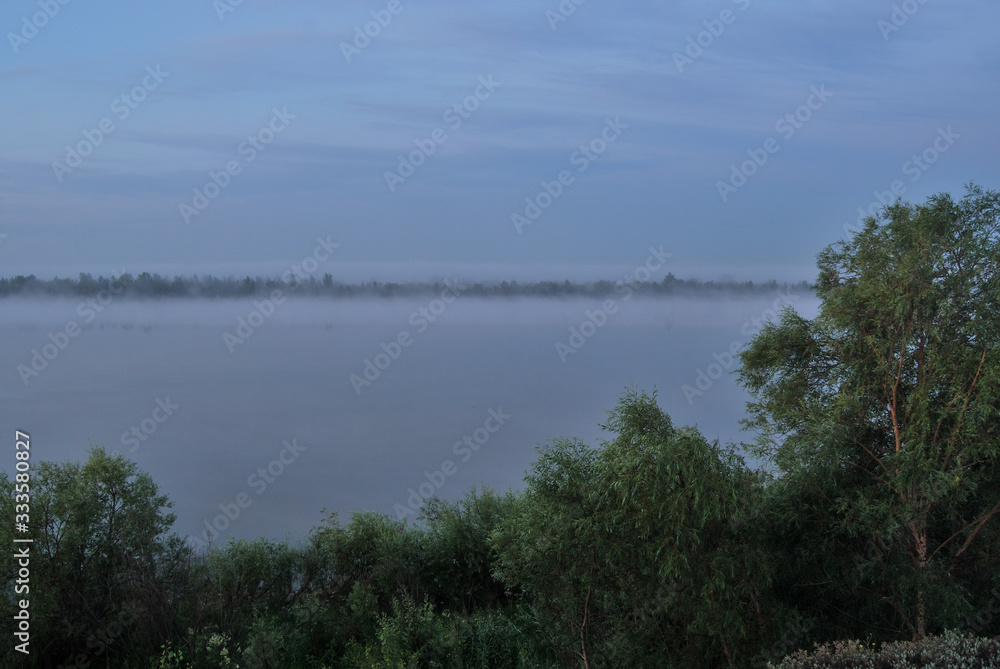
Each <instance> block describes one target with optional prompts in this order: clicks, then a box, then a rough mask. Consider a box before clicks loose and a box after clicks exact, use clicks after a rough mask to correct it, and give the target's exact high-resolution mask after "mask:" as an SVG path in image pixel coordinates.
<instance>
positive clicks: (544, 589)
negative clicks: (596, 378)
mask: <svg viewBox="0 0 1000 669" xmlns="http://www.w3.org/2000/svg"><path fill="white" fill-rule="evenodd" d="M605 427H606V429H608V430H610V431H614V432H617V433H618V438H617V439H615V440H614V441H612V442H609V443H607V444H605V446H604V448H603V449H594V448H590V447H587V446H586V445H584V444H582V443H580V442H578V441H570V440H561V441H557V442H555V443H554V444H552V445H551V446H549V447H547V448H545V449H543V450H542V451H541V452H540V453H539V458H538V460H537V461H536V463H535V464H534V466H533V467H532V470H531V473H530V474H529V475H528V476H527V481H528V490H527V491H526V493H525V495H524V499H523V501H522V503H521V504H520V505H519V507H518V512H517V513H516V514H514V515H513V516H512V517H511V518H510V519H509V521H508V522H507V523H506V524H505V525H504V526H502V527H501V528H500V529H498V531H497V532H496V533H495V534H494V542H495V545H496V546H497V549H498V551H499V562H498V566H497V572H498V575H499V576H501V577H502V578H503V579H504V580H505V581H506V582H507V583H508V584H510V585H512V586H520V587H523V588H524V589H525V591H526V592H527V594H528V595H529V596H531V598H532V601H533V602H534V603H535V605H536V606H537V607H538V611H539V614H540V615H541V616H542V618H543V619H545V620H547V621H550V624H551V629H550V630H548V631H547V633H548V634H550V635H551V643H553V644H554V645H555V646H556V647H557V648H559V649H560V652H561V655H562V658H563V660H562V661H563V663H571V662H573V661H580V662H583V663H585V664H587V665H589V666H594V667H598V666H654V665H655V666H667V665H672V664H678V665H680V664H684V665H686V666H715V665H717V664H719V663H724V664H726V663H729V664H732V663H736V662H737V661H738V658H740V657H744V656H750V655H752V654H753V652H754V651H753V650H752V646H753V643H752V642H759V640H760V639H759V635H760V634H762V633H763V632H762V630H763V629H764V628H765V627H766V621H765V620H764V615H763V610H764V609H763V608H762V607H763V606H764V601H763V600H764V599H765V598H766V597H767V581H768V571H769V570H768V565H767V563H766V560H765V557H766V556H765V555H764V553H763V551H762V548H761V547H760V546H759V545H757V542H756V540H755V538H754V536H753V532H750V531H747V530H746V522H747V521H748V520H750V519H751V518H752V517H753V514H754V513H755V512H756V503H755V501H754V500H755V499H756V498H757V495H758V489H759V487H760V483H761V482H760V481H759V479H758V478H757V477H755V476H754V475H753V474H752V473H751V472H749V471H747V470H746V469H745V467H744V466H743V463H742V461H741V460H740V459H739V458H738V457H737V456H735V455H734V454H732V453H728V452H725V451H723V450H722V449H721V448H720V447H719V446H718V445H717V444H710V443H709V442H707V441H706V440H705V438H704V437H703V436H702V435H701V434H700V433H698V432H697V430H694V429H676V428H674V427H673V425H672V424H671V421H670V419H669V417H668V416H667V415H666V414H664V413H663V412H662V410H660V409H659V407H658V406H657V405H656V402H655V400H654V398H652V397H650V396H648V395H646V394H641V395H640V394H637V393H635V392H634V391H633V392H629V393H628V394H627V395H626V396H625V397H623V398H622V400H621V402H620V403H619V406H618V408H617V409H616V410H615V411H613V412H611V415H610V419H609V421H608V423H607V425H606V426H605ZM574 658H575V660H574Z"/></svg>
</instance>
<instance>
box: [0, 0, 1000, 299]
mask: <svg viewBox="0 0 1000 669" xmlns="http://www.w3.org/2000/svg"><path fill="white" fill-rule="evenodd" d="M396 1H398V5H397V4H395V3H394V2H390V1H389V0H386V1H382V0H369V1H366V2H344V3H325V2H312V1H309V0H283V1H281V2H278V1H269V0H243V2H241V3H240V4H238V5H231V4H228V2H227V0H217V2H215V3H213V2H212V0H197V1H191V0H177V1H175V2H172V3H126V2H116V1H109V2H104V3H99V4H97V3H85V2H83V1H82V0H68V1H66V4H61V3H60V2H59V0H41V2H39V0H34V1H27V0H8V1H7V2H5V3H4V4H3V6H2V9H0V31H2V33H3V35H4V40H3V43H2V44H0V90H2V91H3V100H4V103H3V105H2V107H0V110H2V111H0V114H2V121H3V123H2V125H0V128H2V130H0V132H2V137H3V140H2V151H0V275H12V274H16V273H28V272H34V273H36V274H39V275H43V276H51V275H53V274H59V275H62V276H66V275H73V274H75V273H76V272H79V271H81V270H88V271H92V272H95V273H104V274H109V273H112V272H114V271H116V270H118V269H121V268H124V269H125V270H126V271H132V272H138V271H143V270H147V269H148V270H150V271H161V272H164V273H168V274H173V273H182V274H187V273H192V272H198V273H202V272H206V271H211V272H216V273H223V274H225V273H245V272H246V273H263V274H274V275H277V274H280V273H281V272H282V271H283V270H285V269H287V268H288V266H289V264H290V263H292V262H295V261H296V260H300V259H302V258H303V257H305V256H307V255H309V253H311V251H312V249H313V248H314V246H315V244H316V237H317V236H323V237H324V238H326V237H328V236H329V237H331V238H332V239H334V240H336V241H337V242H338V243H340V244H341V247H340V249H339V256H338V257H337V258H336V260H335V263H334V264H330V265H329V266H328V267H324V271H330V272H331V273H333V274H335V275H336V276H338V278H344V279H350V280H358V279H369V278H383V279H398V278H416V279H423V278H428V277H430V276H438V275H448V274H462V275H463V276H465V277H473V278H485V279H499V278H515V279H517V278H540V277H546V278H553V279H562V278H567V277H568V278H571V279H587V278H594V279H596V278H614V277H617V276H619V275H620V272H621V271H622V269H625V270H627V269H628V268H630V267H635V266H637V265H638V264H641V263H642V262H643V261H644V260H645V259H646V257H647V255H648V248H649V247H650V246H656V247H659V246H661V245H662V246H663V247H664V249H665V250H667V251H669V252H671V253H672V254H673V256H672V258H671V261H672V263H673V264H672V266H671V267H670V268H669V269H670V270H671V271H673V272H674V273H675V274H678V275H681V276H697V277H700V278H705V279H718V278H720V277H723V276H726V275H729V276H734V277H737V278H753V279H757V278H770V277H774V278H778V279H794V280H797V279H804V278H805V279H809V278H813V277H814V266H815V256H816V254H817V253H818V252H819V251H820V250H821V249H822V248H823V247H824V246H825V245H827V244H829V243H831V242H834V241H836V240H837V239H839V238H841V237H842V236H843V235H844V234H845V233H844V226H845V225H850V224H852V223H853V222H855V221H856V220H857V218H858V208H859V207H864V208H867V207H868V206H869V205H870V204H871V203H872V202H873V201H874V200H875V192H876V191H890V189H891V185H892V183H893V182H894V181H898V182H899V184H897V185H901V186H903V187H905V192H904V194H903V197H904V199H907V200H910V201H922V200H923V199H924V198H926V197H927V196H928V195H929V194H932V193H936V192H940V191H949V192H952V193H954V194H956V195H960V194H961V191H962V189H963V184H965V183H967V182H969V181H975V182H976V183H979V184H980V185H983V186H985V187H989V188H995V187H997V186H998V184H1000V161H998V160H997V156H998V155H1000V133H998V130H997V124H996V118H997V112H996V110H997V107H998V102H1000V100H998V98H1000V87H998V85H997V84H998V82H1000V77H998V75H1000V45H998V43H997V40H996V37H995V36H996V26H997V25H1000V4H998V3H996V2H994V1H993V0H969V1H967V2H944V1H943V0H926V1H925V2H919V0H907V2H896V3H893V2H884V1H881V0H875V1H873V0H865V1H863V2H862V1H860V0H846V1H843V2H838V3H836V4H834V3H828V2H815V1H809V0H807V1H803V2H796V3H788V2H771V1H767V0H738V1H737V0H716V1H713V2H683V1H682V2H671V3H655V2H642V1H636V2H611V1H610V0H586V1H585V2H583V3H582V4H580V5H576V4H575V3H574V2H573V0H565V1H564V2H562V3H561V5H560V2H558V1H557V0H514V1H508V2H490V3H483V2H472V3H468V2H466V3H459V2H447V1H442V0H396ZM229 2H231V0H229ZM223 3H226V4H223ZM560 6H561V7H562V12H563V13H562V14H559V12H560V9H559V8H560ZM46 7H47V9H48V12H49V14H52V16H51V17H50V16H46V15H44V13H43V12H44V11H45V9H46ZM571 8H572V9H573V11H572V13H570V12H569V10H570V9H571ZM228 10H231V11H228ZM391 10H395V13H393V11H391ZM372 12H375V17H374V18H373V14H372ZM220 16H221V18H220ZM387 17H389V20H387ZM553 17H557V18H553ZM377 18H381V19H382V21H383V23H385V25H384V26H382V25H376V24H374V23H371V24H370V25H369V26H368V28H369V32H371V33H377V35H376V36H374V37H371V38H370V40H369V42H368V43H367V44H366V45H365V43H364V42H363V41H359V42H358V44H362V45H364V46H363V48H358V49H357V50H356V51H354V52H351V53H349V54H348V55H349V56H350V58H349V59H348V57H346V56H345V53H344V51H345V50H344V48H343V46H342V45H343V44H345V43H347V44H351V43H353V41H354V40H355V38H356V35H357V32H358V31H359V30H360V31H361V32H363V31H364V30H365V27H366V24H369V23H370V22H373V21H375V20H376V19H377ZM557 19H565V20H557ZM893 21H895V22H893ZM26 22H27V23H26ZM880 22H882V23H881V24H880ZM39 24H40V25H41V27H38V25H39ZM33 28H36V29H35V30H33ZM689 38H690V39H691V40H692V41H693V42H694V43H695V44H697V43H698V42H699V40H700V41H701V44H702V46H700V47H698V48H694V47H691V46H690V45H691V42H689ZM689 48H690V51H688V49H689ZM699 48H700V49H701V50H700V51H699V50H698V49H699ZM348 51H350V49H348ZM678 53H679V54H683V55H685V56H686V57H687V58H689V60H683V59H679V58H678V56H677V54H678ZM151 71H152V72H159V73H160V74H159V75H158V76H157V77H153V76H152V75H151V74H150V72H151ZM482 81H487V82H492V83H491V85H490V86H485V85H483V84H482V83H481V82H482ZM137 87H138V88H137ZM817 90H819V91H824V92H825V94H824V95H823V96H822V97H816V95H815V93H814V91H817ZM477 91H478V93H479V97H478V98H477V97H476V94H477ZM122 96H125V99H124V100H123V99H122ZM470 96H471V97H470ZM140 98H141V99H140ZM116 101H117V102H116ZM456 104H457V105H462V104H465V105H466V107H465V108H464V114H463V116H464V118H462V117H459V116H457V114H458V112H456V111H454V106H455V105H456ZM810 104H811V105H812V108H810V107H809V105H810ZM275 110H277V111H278V112H280V115H279V117H278V118H277V119H276V118H275ZM449 110H452V111H451V112H450V113H449ZM126 111H127V116H125V112H126ZM796 113H798V114H799V120H797V121H796V122H795V125H791V124H790V123H789V122H788V121H786V122H785V124H784V125H778V124H779V123H780V122H781V121H782V119H783V118H785V116H786V114H793V115H794V114H796ZM459 118H460V120H461V124H460V125H458V126H457V127H456V126H455V123H456V119H459ZM793 118H794V116H793ZM609 119H610V121H611V123H612V125H614V126H615V127H616V128H617V130H615V131H613V132H609V131H608V130H607V128H608V127H609V126H608V120H609ZM802 119H805V120H804V121H803V120H802ZM102 122H103V123H104V128H105V129H109V132H101V131H100V128H101V124H102ZM108 123H110V125H108ZM269 126H270V127H269ZM276 128H280V130H278V131H275V129H276ZM779 128H782V130H780V131H779ZM789 128H791V129H792V130H794V132H792V133H791V134H789V130H788V129H789ZM949 129H950V130H949ZM435 131H437V135H436V136H437V138H438V139H441V138H442V137H443V140H441V141H435V140H434V139H433V137H434V136H435V135H434V133H435ZM96 133H100V135H101V139H100V142H99V143H96V142H94V141H92V140H93V139H94V138H97V137H98V136H99V135H98V134H96ZM602 133H604V135H605V138H608V137H613V138H614V139H613V141H603V140H602V139H601V136H602ZM615 133H617V134H615ZM88 137H89V138H90V139H88ZM249 137H254V138H255V141H256V142H257V143H258V144H259V146H260V147H262V149H261V150H259V151H257V150H256V149H253V150H252V151H251V148H250V147H252V142H251V143H249V144H245V142H247V141H248V138H249ZM769 139H771V140H772V142H771V144H770V145H769V146H770V147H771V149H772V150H773V151H772V152H768V151H766V150H765V149H764V148H763V147H764V146H765V143H766V142H767V141H768V140H769ZM264 141H269V143H266V144H265V143H263V142H264ZM428 142H430V144H428ZM935 142H937V148H935ZM88 143H89V144H93V146H92V151H91V152H89V155H87V156H85V157H83V156H81V159H80V162H79V163H78V164H77V166H76V167H69V166H70V164H71V162H72V157H71V156H69V155H68V152H67V146H70V147H81V144H82V151H87V150H88V148H91V147H88ZM586 145H590V147H591V151H592V153H591V156H592V158H593V159H591V158H581V156H585V155H586V154H585V153H577V152H579V151H580V148H581V146H586ZM419 146H423V147H428V146H432V147H433V152H430V151H426V152H424V150H423V149H420V148H418V147H419ZM602 147H603V152H602V153H599V154H598V153H597V152H596V149H600V148H602ZM775 147H776V149H775ZM414 151H417V152H419V153H421V154H422V155H418V156H417V157H416V160H418V161H421V162H422V164H421V165H419V166H418V167H416V168H415V169H414V170H413V173H412V175H409V176H407V177H406V178H405V180H404V181H403V182H402V183H399V182H398V181H397V182H396V183H395V184H394V188H393V189H390V186H389V185H388V184H387V179H386V173H387V172H393V171H396V172H397V174H400V172H398V170H399V161H400V156H403V157H404V158H406V159H407V160H408V159H409V158H408V157H409V156H410V155H411V154H412V152H414ZM251 155H253V160H252V161H250V160H249V157H250V156H251ZM921 155H925V157H926V156H929V157H932V158H934V160H933V162H932V163H929V164H928V163H922V166H919V167H917V166H916V165H917V164H916V163H914V162H912V159H913V158H914V156H917V157H920V156H921ZM753 156H757V157H758V161H759V162H760V159H761V158H762V157H766V162H763V164H760V165H753V164H747V166H746V169H745V171H746V172H753V174H751V175H750V176H747V177H746V181H745V183H742V182H740V179H739V177H736V178H735V181H731V180H730V179H731V176H732V170H733V166H734V165H735V166H736V168H737V170H739V169H740V166H741V165H743V164H744V163H745V162H746V161H748V160H751V161H752V158H753ZM421 159H422V160H421ZM54 163H59V164H60V165H63V166H64V167H65V168H68V169H64V168H63V167H60V166H59V165H54ZM227 164H229V165H231V166H235V169H234V170H233V172H234V173H233V174H227V175H225V176H222V175H220V172H225V170H226V167H227ZM584 164H586V170H585V171H581V170H580V168H581V167H582V166H583V165H584ZM925 168H926V169H925ZM404 171H405V170H404ZM563 171H567V172H568V173H569V174H568V178H567V179H566V182H567V185H565V186H564V187H563V188H562V190H561V192H559V189H558V186H556V185H554V184H555V183H557V182H558V180H559V175H560V173H561V172H563ZM212 173H214V174H215V175H216V180H217V181H221V182H224V183H225V187H224V188H219V189H218V193H217V194H216V196H215V197H214V198H211V199H210V200H209V199H208V198H206V201H207V206H205V207H204V208H202V209H201V210H200V211H198V213H197V214H193V215H192V214H190V210H189V215H188V216H187V217H185V215H184V213H183V212H182V206H181V205H187V206H191V207H194V204H196V200H197V198H196V194H195V190H196V189H199V190H202V192H204V188H205V187H206V184H210V183H212V178H211V174H212ZM564 176H565V175H564ZM744 176H746V175H745V174H744ZM227 177H228V178H227ZM543 182H546V183H548V184H549V189H550V191H552V192H558V195H557V197H555V198H552V201H551V204H550V205H549V206H548V207H547V208H545V209H543V210H540V215H538V216H537V218H535V219H534V220H532V221H531V223H530V225H522V226H517V225H515V223H514V222H513V221H512V215H514V214H520V215H522V216H523V215H525V210H526V208H527V207H528V204H527V203H526V201H525V199H526V198H529V199H533V200H535V201H536V202H537V201H538V198H539V196H540V194H541V193H544V192H545V191H544V187H543ZM720 182H724V183H728V184H729V185H730V186H733V184H734V183H738V184H739V187H738V188H737V187H733V188H734V189H733V190H729V189H725V188H724V189H723V190H724V191H727V192H725V193H720ZM209 190H210V191H211V190H212V187H211V186H210V187H209ZM724 196H725V197H724ZM541 201H542V202H547V201H546V199H545V196H541ZM203 203H204V201H203ZM519 227H520V231H519V230H518V228H519Z"/></svg>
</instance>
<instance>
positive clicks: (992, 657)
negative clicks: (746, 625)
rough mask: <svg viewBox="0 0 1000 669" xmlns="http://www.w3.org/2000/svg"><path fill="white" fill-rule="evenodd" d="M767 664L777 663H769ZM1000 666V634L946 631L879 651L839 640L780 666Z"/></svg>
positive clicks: (873, 668) (952, 668)
mask: <svg viewBox="0 0 1000 669" xmlns="http://www.w3.org/2000/svg"><path fill="white" fill-rule="evenodd" d="M767 666H768V667H771V668H773V667H775V665H773V664H770V663H768V665H767ZM918 667H920V668H921V669H932V668H933V669H937V668H940V669H1000V637H997V638H994V639H982V638H977V637H971V636H962V635H960V634H958V633H956V632H946V633H945V634H944V635H942V636H927V637H924V639H923V640H921V641H912V642H911V641H897V642H894V643H886V644H883V645H882V647H881V648H880V649H879V650H875V649H873V648H871V647H866V646H865V645H864V644H863V643H861V642H860V641H837V642H835V643H832V644H824V645H822V646H818V647H817V648H816V650H815V651H813V652H812V653H808V652H806V651H803V650H800V651H798V652H796V653H793V654H792V655H789V656H788V657H786V658H785V659H784V660H782V661H781V663H780V664H778V665H777V669H855V668H857V669H869V668H870V669H911V668H912V669H917V668H918Z"/></svg>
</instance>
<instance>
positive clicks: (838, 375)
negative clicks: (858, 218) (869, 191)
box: [739, 185, 1000, 638]
mask: <svg viewBox="0 0 1000 669" xmlns="http://www.w3.org/2000/svg"><path fill="white" fill-rule="evenodd" d="M998 234H1000V195H998V193H996V192H993V191H984V190H982V189H981V188H979V187H976V186H973V185H970V186H968V187H967V192H966V195H965V196H964V197H963V199H962V200H961V201H959V202H955V201H954V200H953V199H952V198H951V197H950V196H949V195H947V194H938V195H935V196H933V197H931V198H929V199H928V200H927V202H926V203H925V204H923V205H917V206H914V205H910V204H906V203H902V202H897V203H896V204H894V205H891V206H887V207H886V208H885V209H884V210H883V211H882V212H880V213H879V215H878V216H875V217H870V218H869V219H867V221H866V222H865V226H864V228H863V229H862V230H861V231H859V232H858V233H857V234H856V235H855V236H854V237H853V238H851V239H849V240H845V241H841V242H838V243H837V244H833V245H831V246H830V247H828V248H827V249H826V250H824V251H823V252H822V253H821V254H820V255H819V259H818V267H819V281H818V284H817V294H818V296H819V298H820V300H821V307H820V311H819V314H818V316H817V317H816V318H815V319H813V320H808V319H805V318H803V317H801V316H799V315H797V314H796V313H794V312H793V311H791V310H788V309H786V310H785V312H783V314H782V316H781V320H780V322H779V323H777V324H770V325H768V326H766V327H765V328H764V329H763V330H762V331H761V333H760V334H759V335H758V336H757V337H756V338H755V339H754V340H753V341H752V342H751V343H750V345H749V346H748V347H747V349H746V350H745V351H744V352H743V353H742V354H741V356H740V357H741V361H742V369H741V370H740V371H739V378H740V381H741V383H742V384H743V385H744V386H745V387H746V388H748V389H749V390H750V391H751V393H752V395H753V400H752V401H751V402H749V403H748V411H749V417H748V418H747V420H745V421H744V424H745V426H746V427H749V428H751V429H755V430H757V431H758V433H759V438H758V441H757V445H756V452H757V454H758V455H760V456H762V457H765V458H767V459H768V460H769V461H770V462H772V463H773V464H774V465H776V467H777V469H778V471H779V472H780V474H781V477H782V479H783V480H782V482H781V485H792V486H799V487H800V488H801V489H802V490H807V491H808V492H809V493H810V494H811V495H812V497H813V503H816V504H817V505H822V508H816V509H814V511H815V513H814V515H813V516H812V518H813V520H816V519H819V518H821V522H822V523H825V528H823V532H822V533H823V534H825V535H826V539H825V540H827V541H830V542H831V543H830V544H829V545H828V546H827V548H828V549H831V550H834V549H836V548H838V547H839V549H841V550H846V551H849V552H850V553H851V555H850V557H851V560H852V562H853V563H854V565H855V567H856V569H857V575H858V577H859V578H860V579H862V580H863V581H864V587H863V589H864V590H865V591H866V592H867V595H868V597H870V598H871V599H872V600H873V601H875V602H884V603H885V604H887V606H888V608H889V609H890V610H891V611H893V612H894V613H895V616H896V620H897V623H898V624H899V625H900V626H901V629H900V631H902V629H906V630H908V631H909V632H910V634H911V636H913V637H915V638H919V637H923V636H924V635H925V634H927V633H928V632H929V631H931V628H932V627H934V628H938V629H940V628H941V627H943V626H945V625H949V624H955V623H956V622H957V621H961V620H962V619H963V618H966V617H967V616H968V614H969V613H970V611H971V609H972V606H971V598H972V596H973V592H972V591H973V589H974V588H973V587H971V585H970V584H971V583H973V581H974V580H975V579H976V578H978V577H977V576H976V574H977V573H982V571H983V570H984V569H986V570H994V569H995V567H992V566H990V563H989V561H988V554H989V545H990V544H992V545H993V546H994V550H995V546H996V534H995V533H994V532H989V531H988V530H990V529H991V527H994V526H995V525H996V524H997V522H998V521H997V520H996V516H997V515H998V514H1000V460H998V455H1000V448H998V447H1000V390H998V388H1000V386H998V384H1000V346H998V341H997V334H998V333H1000V238H998ZM805 496H806V495H803V497H805ZM813 548H814V549H815V548H817V547H816V546H814V547H813ZM814 553H815V554H814V555H813V557H812V558H811V559H814V560H825V559H827V558H828V557H829V556H827V555H824V554H823V553H824V551H814ZM821 571H822V570H821ZM827 576H830V574H829V573H828V574H827ZM828 580H830V581H834V583H833V584H832V585H831V586H829V589H830V590H831V591H832V590H833V589H836V588H837V585H836V583H835V581H836V580H837V579H832V578H830V579H828Z"/></svg>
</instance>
